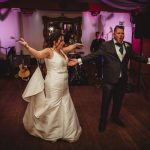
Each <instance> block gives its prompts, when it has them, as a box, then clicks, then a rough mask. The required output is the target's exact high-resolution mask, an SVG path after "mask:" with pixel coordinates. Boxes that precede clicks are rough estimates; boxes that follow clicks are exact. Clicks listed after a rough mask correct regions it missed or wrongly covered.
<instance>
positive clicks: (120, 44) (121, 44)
mask: <svg viewBox="0 0 150 150" xmlns="http://www.w3.org/2000/svg"><path fill="white" fill-rule="evenodd" d="M115 44H116V45H117V46H119V47H122V46H123V43H118V42H117V43H115Z"/></svg>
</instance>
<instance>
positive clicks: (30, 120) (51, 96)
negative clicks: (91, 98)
mask: <svg viewBox="0 0 150 150" xmlns="http://www.w3.org/2000/svg"><path fill="white" fill-rule="evenodd" d="M19 43H20V44H21V45H22V46H23V47H24V48H25V49H26V50H27V51H28V52H30V54H32V55H33V56H34V57H35V58H37V59H41V58H44V60H45V65H46V69H47V74H46V77H45V80H44V79H43V77H42V74H41V72H40V69H39V68H37V69H36V71H35V72H34V74H33V75H32V77H31V79H30V81H29V82H28V84H27V86H26V88H25V90H24V93H23V96H22V97H23V99H24V100H25V101H27V102H28V105H27V108H26V111H25V114H24V117H23V124H24V127H25V129H26V130H27V132H28V133H29V134H31V135H33V136H36V137H40V138H42V139H44V140H49V141H52V142H56V141H57V140H58V139H62V140H66V141H68V142H74V141H77V140H78V139H79V136H80V134H81V131H82V129H81V126H80V124H79V120H78V117H77V114H76V110H75V108H74V104H73V102H72V99H71V96H70V92H69V87H68V70H67V65H69V61H68V58H67V56H66V53H68V52H70V51H71V50H73V49H75V48H76V47H79V48H82V47H83V45H82V44H80V43H76V44H72V45H70V46H68V47H63V46H64V44H65V43H64V36H63V35H62V34H61V32H60V30H58V29H57V30H55V31H54V32H53V33H52V34H51V35H50V36H49V38H48V41H47V45H48V46H47V48H45V49H43V50H41V51H38V50H36V49H34V48H32V47H30V46H29V45H28V43H27V42H26V41H25V40H24V39H23V38H20V40H19Z"/></svg>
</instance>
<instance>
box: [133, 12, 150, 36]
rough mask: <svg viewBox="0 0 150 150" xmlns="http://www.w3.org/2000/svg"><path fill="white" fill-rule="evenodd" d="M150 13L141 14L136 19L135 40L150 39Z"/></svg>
mask: <svg viewBox="0 0 150 150" xmlns="http://www.w3.org/2000/svg"><path fill="white" fill-rule="evenodd" d="M149 18H150V12H141V13H139V14H137V15H136V18H135V32H134V37H135V38H147V39H149V38H150V21H149Z"/></svg>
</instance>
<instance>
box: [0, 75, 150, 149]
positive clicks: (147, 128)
mask: <svg viewBox="0 0 150 150" xmlns="http://www.w3.org/2000/svg"><path fill="white" fill-rule="evenodd" d="M26 84H27V82H25V81H22V80H21V79H8V78H5V79H0V110H1V112H0V149H1V150H149V149H150V99H148V98H146V97H145V96H144V94H143V92H141V91H137V90H134V91H133V92H130V93H126V95H125V98H124V103H123V107H122V111H121V117H122V120H123V121H124V123H125V125H126V128H120V127H118V126H116V125H115V124H113V123H112V122H111V121H110V119H109V120H108V125H107V128H106V131H105V132H104V133H99V131H98V120H99V112H100V105H101V99H100V97H101V87H100V86H98V87H97V86H94V85H70V92H71V96H72V99H73V102H74V105H75V108H76V111H77V114H78V117H79V121H80V124H81V126H82V130H83V131H82V134H81V137H80V139H79V140H78V141H77V142H75V143H67V142H65V141H62V140H60V141H57V142H56V143H51V142H49V141H44V140H42V139H40V138H37V137H33V136H31V135H29V134H28V133H27V132H26V131H25V129H24V127H23V123H22V118H23V115H24V112H25V109H26V106H27V103H26V102H25V101H23V99H22V98H21V95H22V92H23V90H24V88H25V86H26ZM147 95H149V93H147ZM109 114H110V113H109Z"/></svg>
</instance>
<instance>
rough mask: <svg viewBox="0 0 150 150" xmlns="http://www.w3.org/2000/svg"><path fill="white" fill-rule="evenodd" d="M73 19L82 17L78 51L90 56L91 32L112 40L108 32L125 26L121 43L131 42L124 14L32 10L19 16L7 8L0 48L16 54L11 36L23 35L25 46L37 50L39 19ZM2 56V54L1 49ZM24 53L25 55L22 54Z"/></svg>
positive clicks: (40, 35)
mask: <svg viewBox="0 0 150 150" xmlns="http://www.w3.org/2000/svg"><path fill="white" fill-rule="evenodd" d="M62 14H63V15H64V16H65V17H69V18H74V17H78V16H82V42H83V44H84V45H85V46H84V49H83V50H82V51H83V52H84V53H85V54H88V53H90V44H91V42H92V40H93V39H94V38H95V32H96V31H100V32H101V33H102V34H103V38H105V40H110V39H111V38H112V30H113V28H114V26H115V25H117V24H123V25H124V26H125V34H126V36H125V40H126V41H129V42H131V39H132V29H131V23H130V15H129V14H128V13H111V12H101V13H100V14H99V15H97V16H92V15H91V13H90V12H88V11H87V12H58V11H57V12H56V11H39V10H37V11H34V12H33V13H30V14H23V13H21V12H20V10H19V9H11V11H10V13H9V15H8V16H7V17H6V18H5V20H3V21H1V22H0V32H1V34H0V39H1V40H0V41H1V46H3V47H9V46H16V50H17V53H18V54H19V53H20V50H21V48H20V46H19V44H18V43H15V40H13V39H11V38H10V37H11V36H13V37H15V39H18V38H19V37H20V36H23V37H24V38H25V39H26V40H27V41H28V42H29V44H30V45H31V46H32V47H34V48H36V49H38V50H40V49H42V46H43V41H44V38H43V23H42V18H41V16H49V17H60V16H61V15H62ZM1 51H2V53H5V52H4V50H3V49H1ZM24 53H25V54H28V52H26V51H24Z"/></svg>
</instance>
